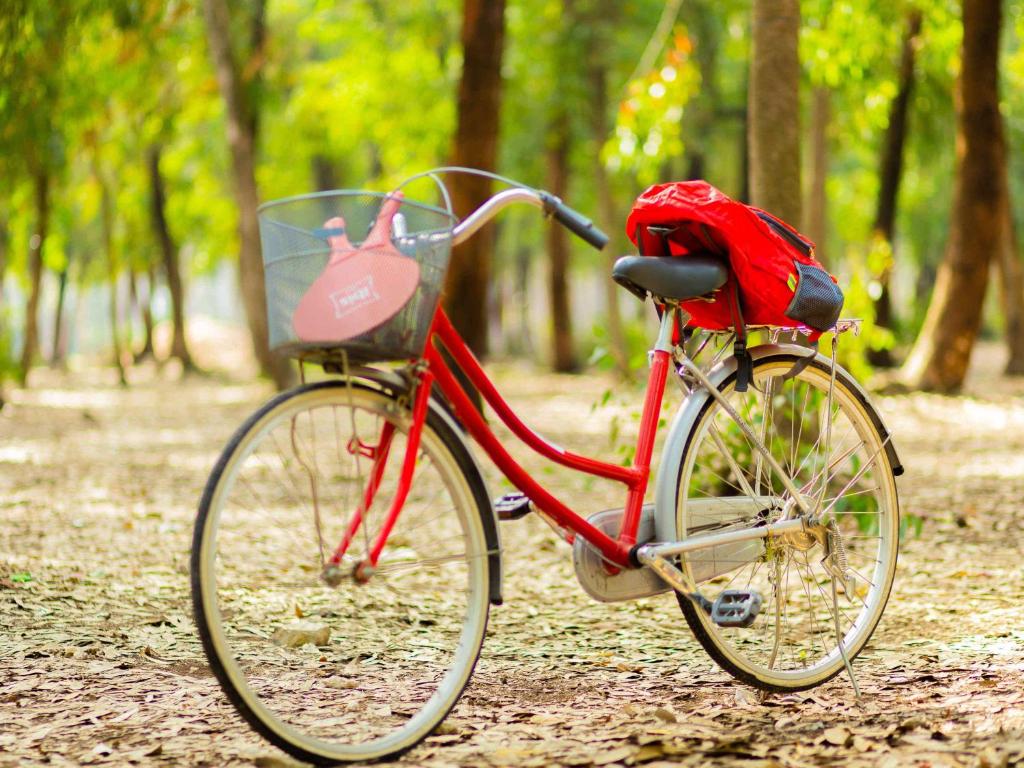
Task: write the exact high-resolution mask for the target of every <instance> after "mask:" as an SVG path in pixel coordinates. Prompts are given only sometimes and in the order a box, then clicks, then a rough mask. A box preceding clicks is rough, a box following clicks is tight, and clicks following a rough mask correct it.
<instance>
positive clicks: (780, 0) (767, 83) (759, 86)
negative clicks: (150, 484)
mask: <svg viewBox="0 0 1024 768" xmlns="http://www.w3.org/2000/svg"><path fill="white" fill-rule="evenodd" d="M799 34H800V4H799V0H754V28H753V35H752V43H753V45H752V52H751V58H750V90H749V95H748V104H749V112H750V114H749V120H750V123H749V142H750V195H751V201H752V202H753V204H754V205H756V206H758V207H759V208H764V209H765V210H766V211H769V212H770V213H773V214H775V215H776V216H779V217H781V218H782V219H784V220H785V221H787V222H790V223H793V224H797V223H799V222H800V221H801V220H802V216H801V215H800V213H801V207H802V206H801V194H800V59H799V55H798V51H797V43H798V38H799Z"/></svg>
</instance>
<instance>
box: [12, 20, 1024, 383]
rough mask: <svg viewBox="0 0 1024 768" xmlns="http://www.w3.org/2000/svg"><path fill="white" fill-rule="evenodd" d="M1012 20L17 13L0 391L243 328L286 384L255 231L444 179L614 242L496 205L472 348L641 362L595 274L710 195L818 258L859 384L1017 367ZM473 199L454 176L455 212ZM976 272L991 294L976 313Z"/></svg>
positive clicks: (124, 373)
mask: <svg viewBox="0 0 1024 768" xmlns="http://www.w3.org/2000/svg"><path fill="white" fill-rule="evenodd" d="M1021 9H1022V4H1021V3H1020V2H1019V0H1013V1H1011V0H1006V2H1003V3H999V2H994V3H993V2H986V3H977V2H974V0H964V2H963V5H962V6H961V4H960V3H959V2H956V1H955V0H939V1H938V2H931V3H921V2H916V0H897V1H896V2H882V0H864V2H857V3H853V2H831V1H830V0H721V1H720V2H712V1H711V0H686V1H685V2H683V1H681V0H668V2H664V1H658V2H656V1H655V0H627V2H612V1H611V0H561V1H559V0H502V1H501V2H498V1H497V0H491V1H488V0H441V2H430V3H427V2H409V3H384V2H380V0H350V1H349V2H345V3H327V2H323V0H254V2H250V3H243V4H235V3H226V2H224V0H48V1H47V2H42V0H9V1H8V2H5V3H4V4H2V6H0V171H2V172H3V177H4V179H5V182H6V183H5V184H4V187H3V189H2V190H0V297H2V303H0V378H3V379H7V380H9V381H12V382H20V383H21V384H25V383H31V380H30V373H31V370H32V368H33V367H34V366H37V365H40V364H48V365H53V366H70V367H72V368H73V367H74V366H76V365H80V364H82V361H88V360H107V361H110V362H112V364H113V366H112V367H113V369H114V370H116V371H117V372H118V375H119V376H120V377H121V378H122V379H123V380H125V381H130V379H131V369H132V366H133V365H136V364H139V363H142V362H143V361H145V360H146V359H148V358H150V357H153V356H155V358H156V359H157V360H158V362H159V363H160V364H161V365H162V364H164V363H165V362H167V361H168V360H174V361H176V362H175V366H176V367H177V368H179V369H180V370H182V371H191V370H194V369H195V368H196V363H197V361H202V362H204V364H205V365H208V366H209V367H223V366H222V365H221V361H220V360H219V357H220V355H219V353H221V352H224V353H226V352H227V351H231V350H228V349H226V348H225V347H224V344H225V341H224V339H227V338H230V339H236V340H237V339H238V338H240V337H239V335H238V334H239V333H241V334H243V336H242V338H247V339H249V341H251V344H252V348H253V350H254V353H255V354H254V358H255V360H256V361H257V362H258V368H259V369H260V370H261V371H262V373H263V374H264V375H266V376H268V377H269V378H271V379H272V380H273V381H275V382H276V383H277V384H278V385H279V386H281V385H284V384H286V383H287V382H288V381H289V380H290V378H291V376H292V371H291V369H290V368H289V367H288V364H287V363H285V362H283V361H281V360H280V359H277V358H275V357H274V356H273V355H271V354H270V351H269V350H268V348H267V338H266V337H267V330H266V323H265V319H264V313H265V310H264V298H263V287H262V272H261V269H260V256H259V251H258V247H257V238H256V228H255V226H256V225H255V208H256V206H257V205H258V204H259V203H260V202H262V201H265V200H267V199H271V198H278V197H284V196H287V195H292V194H299V193H303V192H309V191H314V190H321V189H330V188H372V189H378V190H388V189H391V188H393V187H394V186H395V185H396V184H397V183H398V182H399V181H401V180H402V179H403V178H404V177H406V176H407V175H410V174H412V173H414V172H417V171H420V170H424V169H426V168H429V167H433V166H437V165H442V164H446V163H448V162H452V161H454V162H457V163H465V164H470V165H474V166H478V167H484V168H488V169H491V170H496V171H498V172H500V173H503V174H506V175H509V176H512V177H514V178H518V179H521V180H523V181H524V182H526V183H528V184H533V185H536V186H542V187H548V188H551V189H552V191H554V192H555V193H556V194H559V195H560V196H562V197H564V198H565V199H566V200H568V201H569V202H570V204H572V205H574V206H575V207H577V208H579V209H580V210H583V211H585V212H588V213H589V214H590V215H592V216H593V217H594V218H595V219H597V220H598V221H599V222H600V223H601V224H602V225H603V226H604V227H606V228H607V229H609V230H610V233H611V234H612V235H613V245H612V246H611V250H610V251H609V252H606V253H604V254H597V253H595V252H592V251H590V250H589V249H587V248H586V246H583V245H581V244H579V243H578V242H576V241H574V240H573V239H572V238H566V237H565V235H564V232H563V231H562V230H560V229H558V228H553V227H551V226H550V225H549V224H548V223H546V222H544V221H543V220H542V219H541V218H540V217H539V216H537V215H536V212H535V211H531V210H525V209H524V210H515V209H513V210H510V211H509V212H508V213H507V214H506V215H505V216H503V217H502V218H501V219H500V220H499V222H498V223H497V225H496V226H495V227H493V228H492V232H491V233H489V234H486V235H485V236H484V237H481V238H478V239H477V242H476V243H475V245H474V246H473V247H472V249H470V248H462V249H459V251H457V252H456V253H455V254H454V258H453V264H452V269H451V272H450V274H449V278H448V284H447V293H446V297H445V302H446V306H447V307H448V308H449V310H450V312H451V313H452V315H453V317H454V318H455V319H456V322H457V323H458V324H459V325H460V327H461V328H462V330H463V332H464V333H465V334H466V335H467V337H468V338H469V339H470V341H471V343H472V345H473V347H474V349H475V350H476V351H477V352H478V353H480V354H489V355H491V356H523V357H528V358H532V359H534V360H536V361H537V362H538V363H540V364H544V365H550V366H552V367H554V368H555V369H557V370H564V371H571V370H580V369H581V368H583V367H585V366H586V365H596V366H602V367H609V368H614V369H616V370H618V371H619V372H620V373H621V374H622V375H624V376H628V375H629V373H630V370H631V369H633V368H636V367H639V366H642V365H643V362H644V359H645V351H646V346H647V344H649V323H650V319H649V317H648V313H647V311H646V310H644V308H642V307H641V306H640V305H639V303H638V302H635V301H633V300H632V299H631V297H629V296H628V295H625V294H620V292H618V291H617V290H616V289H615V288H614V287H613V286H612V284H611V283H610V281H609V280H608V277H607V275H608V269H609V264H610V262H611V260H612V259H613V258H614V257H615V256H616V255H618V254H619V252H620V251H624V249H626V248H627V241H626V238H625V236H624V233H623V232H622V223H623V222H624V221H625V216H626V214H627V212H628V210H629V206H630V204H631V202H632V200H633V199H634V198H635V197H636V195H637V194H639V193H640V192H641V191H642V190H643V189H644V187H645V186H647V185H649V184H651V183H655V182H658V181H666V180H680V179H686V178H698V177H702V178H706V179H708V180H709V181H711V182H712V183H713V184H715V185H716V186H718V187H719V188H721V189H722V190H723V191H725V192H726V193H727V194H729V195H732V196H734V197H737V198H739V199H743V200H748V201H751V202H754V203H755V204H759V205H762V206H764V207H767V208H769V209H771V210H773V211H774V212H775V213H777V214H779V215H781V216H783V217H784V218H787V219H789V220H791V222H792V223H793V224H796V225H798V226H803V227H804V228H805V229H806V231H807V232H808V234H810V235H811V236H812V237H813V238H815V239H816V240H817V241H818V243H819V250H820V255H821V257H822V258H823V260H824V261H825V262H826V263H827V264H828V265H829V267H830V269H832V270H833V271H834V272H835V273H836V274H838V275H839V276H840V280H841V283H842V284H843V286H844V287H845V289H846V293H847V309H846V313H845V314H847V315H851V316H860V317H862V318H863V319H864V321H865V322H864V325H865V332H864V333H863V334H862V336H861V338H860V339H858V340H856V342H854V343H852V344H848V345H847V344H844V346H846V347H847V354H846V358H845V362H846V363H847V364H848V365H850V366H852V367H854V368H855V369H856V372H857V373H858V374H863V373H865V372H868V371H869V370H870V367H871V366H892V365H900V364H903V363H904V361H905V360H906V364H905V365H904V367H903V368H902V369H901V374H900V375H901V377H902V378H903V379H904V381H905V382H906V383H908V384H909V385H911V386H915V387H927V388H935V389H941V390H955V389H956V388H957V387H959V385H960V383H961V382H962V379H963V372H964V370H965V366H966V362H965V361H966V360H967V359H969V355H970V350H971V348H972V346H973V342H974V340H975V338H976V337H977V336H978V335H987V336H991V337H993V338H994V337H998V336H1000V335H1001V336H1002V337H1003V338H1004V339H1006V341H1007V342H1008V343H1009V347H1008V355H1007V360H1008V370H1010V371H1012V372H1020V371H1021V370H1022V369H1024V332H1022V330H1021V329H1022V326H1024V319H1022V318H1024V311H1022V307H1024V288H1022V286H1021V282H1022V278H1021V272H1022V271H1021V268H1020V264H1019V252H1020V249H1019V247H1018V245H1017V241H1016V238H1017V233H1018V228H1017V227H1015V226H1014V221H1015V219H1016V218H1017V217H1018V216H1019V215H1020V213H1021V205H1022V204H1021V199H1022V198H1021V188H1022V184H1024V172H1022V169H1021V167H1020V166H1019V164H1018V163H1017V157H1016V153H1014V152H1012V151H1010V148H1012V147H1015V146H1019V145H1020V141H1019V140H1020V139H1021V138H1022V136H1021V133H1022V131H1024V121H1022V120H1021V119H1020V118H1021V116H1022V115H1024V101H1022V99H1024V97H1022V96H1021V94H1022V93H1024V88H1022V87H1021V86H1022V85H1024V53H1022V50H1021V46H1020V37H1021V31H1022V23H1024V22H1022V13H1021ZM982 10H984V11H986V12H985V13H982ZM997 11H998V13H997ZM965 27H966V29H967V31H968V33H969V34H968V35H966V36H965V34H964V30H965ZM972 35H976V37H975V36H972ZM978 41H981V42H978ZM979 49H984V51H985V52H987V58H986V59H985V60H984V61H983V62H982V61H980V60H978V59H977V57H978V56H980V55H981V54H980V53H978V52H977V51H978V50H979ZM979 67H980V68H981V69H983V71H984V75H981V74H979ZM958 83H959V85H958ZM981 84H983V86H984V87H982V85H981ZM958 89H959V91H958ZM957 92H962V93H963V99H962V108H960V109H959V111H958V108H957V106H956V104H955V99H954V94H955V93H957ZM1000 94H1001V95H1000ZM979 99H980V100H981V102H984V103H983V104H982V103H981V102H979V101H978V100H979ZM1000 132H1004V134H1005V138H1004V139H1000V138H999V136H1000ZM978 141H980V142H981V143H982V146H983V147H987V150H986V151H984V152H982V154H983V155H984V157H985V160H984V162H985V163H987V164H986V165H984V166H982V165H978V166H975V165H974V163H975V158H976V156H977V153H973V148H974V147H975V146H976V144H975V142H978ZM958 146H960V147H961V149H962V151H961V152H959V153H958V150H957V147H958ZM978 162H981V161H980V160H978ZM972 169H973V170H972ZM979 169H983V170H979ZM971 180H973V182H972V181H971ZM490 189H491V185H490V184H489V183H485V182H483V181H472V180H469V179H464V180H462V181H457V182H455V184H454V186H453V193H454V194H453V197H454V199H455V202H456V208H457V210H458V212H459V213H460V214H465V213H466V212H467V211H468V210H470V209H471V207H472V206H473V205H474V204H475V202H477V201H479V200H480V199H483V197H484V196H486V194H487V193H488V191H489V190H490ZM993 207H994V208H993ZM990 208H991V210H989V209H990ZM980 209H985V211H986V214H985V215H986V216H987V218H984V220H982V218H978V216H980V215H981V214H979V213H978V211H979V210H980ZM972 211H974V213H975V214H977V215H976V216H975V218H974V219H972V220H971V221H968V218H966V217H968V215H969V214H971V212H972ZM993 228H996V230H997V231H993ZM979 244H984V245H983V248H984V250H986V251H987V252H989V253H990V255H989V256H978V255H977V251H978V246H979ZM965 248H974V249H975V251H973V252H972V253H974V254H975V255H971V256H964V255H963V254H966V253H967V251H965V250H964V249H965ZM956 254H961V256H956ZM944 257H945V258H947V259H950V260H951V261H950V262H949V264H948V265H947V266H945V267H943V266H941V265H942V264H943V263H944ZM958 258H959V259H961V261H962V259H964V258H967V259H968V262H969V264H968V263H967V262H963V263H962V264H961V266H960V267H957V266H956V264H958V263H961V262H957V261H956V259H958ZM988 258H991V259H992V264H991V266H992V267H993V270H992V271H993V272H994V274H997V275H998V276H999V277H1000V282H999V291H992V292H988V293H986V286H987V284H988V282H989V280H988V272H989V270H988V266H989V264H988V261H987V259H988ZM982 261H984V266H982ZM950 270H952V271H950ZM968 276H969V277H970V285H971V286H972V292H971V294H970V296H969V297H968V296H967V294H965V293H964V289H963V286H964V285H966V283H965V280H967V279H968ZM937 277H940V279H939V280H938V284H937V285H938V287H937V288H936V292H935V298H934V299H933V300H931V301H929V299H930V297H931V296H932V293H933V287H935V286H936V280H937ZM989 294H991V295H989ZM944 295H945V296H947V298H946V299H943V298H942V297H943V296H944ZM986 296H987V297H988V298H986ZM965 304H969V305H970V307H967V308H965ZM929 306H931V309H929ZM975 315H976V316H975ZM926 316H927V320H926ZM228 331H230V333H228ZM225 334H227V335H225ZM231 334H234V335H231ZM915 340H917V344H916V346H915ZM218 345H221V346H220V347H218ZM231 346H232V347H234V346H239V345H238V344H234V345H231ZM912 348H914V350H915V351H914V353H913V354H912V355H911V356H910V358H909V359H907V356H908V354H909V353H910V350H911V349H912ZM925 349H929V350H931V352H927V353H926V352H924V351H922V350H925ZM954 351H955V355H956V356H957V362H956V363H955V364H954V363H953V362H950V360H951V359H952V358H951V357H950V355H953V354H954ZM940 369H941V371H940Z"/></svg>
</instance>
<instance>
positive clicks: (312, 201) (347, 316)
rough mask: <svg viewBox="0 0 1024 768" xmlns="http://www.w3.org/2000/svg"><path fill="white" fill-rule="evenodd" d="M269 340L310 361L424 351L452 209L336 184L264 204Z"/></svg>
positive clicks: (354, 359)
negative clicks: (331, 189)
mask: <svg viewBox="0 0 1024 768" xmlns="http://www.w3.org/2000/svg"><path fill="white" fill-rule="evenodd" d="M259 224H260V240H261V242H262V245H263V266H264V274H265V283H266V292H267V320H268V325H269V333H270V346H271V348H272V349H273V350H274V351H276V352H280V353H282V354H287V355H289V356H291V357H297V358H300V359H302V360H308V361H311V362H321V363H322V362H328V361H339V360H341V359H342V357H343V355H342V353H343V352H344V353H346V354H347V357H348V360H349V361H350V362H355V363H361V362H370V361H381V360H408V359H413V358H417V357H420V356H421V355H422V353H423V348H424V346H425V344H426V339H427V333H428V331H429V330H430V324H431V322H432V321H433V318H434V312H435V310H436V309H437V303H438V299H439V298H440V293H441V286H442V284H443V282H444V275H445V271H446V270H447V268H448V258H449V255H450V252H451V240H452V238H451V233H452V227H453V226H454V224H455V217H454V216H453V215H452V214H451V213H450V212H448V211H445V210H443V209H440V208H435V207H433V206H429V205H424V204H422V203H416V202H412V201H408V200H405V199H403V198H402V197H401V196H399V195H385V194H378V193H374V192H357V191H338V192H321V193H317V194H312V195H302V196H299V197H290V198H286V199H283V200H275V201H272V202H269V203H265V204H264V205H262V206H260V209H259Z"/></svg>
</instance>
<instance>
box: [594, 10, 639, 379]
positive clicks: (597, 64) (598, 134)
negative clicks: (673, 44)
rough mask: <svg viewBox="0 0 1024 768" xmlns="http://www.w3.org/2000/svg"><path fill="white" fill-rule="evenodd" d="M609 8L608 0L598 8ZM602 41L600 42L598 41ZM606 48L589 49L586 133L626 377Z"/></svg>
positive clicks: (607, 289)
mask: <svg viewBox="0 0 1024 768" xmlns="http://www.w3.org/2000/svg"><path fill="white" fill-rule="evenodd" d="M602 10H605V11H608V12H611V11H612V5H611V4H610V3H608V4H606V6H605V7H604V8H603V9H602ZM601 42H604V41H601ZM607 51H608V48H607V47H606V46H605V45H595V46H593V47H592V48H591V51H590V56H591V59H590V73H589V74H590V87H591V93H592V99H593V103H592V106H591V120H590V134H591V141H593V143H594V150H593V157H594V163H593V170H592V173H593V175H594V189H595V191H596V193H597V205H598V213H599V215H600V217H601V229H603V230H604V231H605V232H607V233H609V234H610V235H612V238H611V240H610V241H609V243H608V246H607V247H606V248H605V254H606V257H605V264H606V265H607V268H608V272H607V274H605V275H604V299H605V311H606V312H607V313H608V316H607V322H608V347H609V349H608V352H609V353H610V354H611V357H612V360H613V361H614V363H615V369H616V371H618V372H619V374H620V375H621V376H623V377H627V376H629V373H630V371H629V350H628V348H627V344H626V333H625V330H624V329H623V327H622V312H621V311H620V310H619V292H620V290H621V289H620V288H619V286H618V285H617V284H616V283H615V281H614V280H612V278H611V267H612V265H613V264H614V263H615V260H616V259H617V258H618V257H619V255H620V251H619V247H620V241H621V239H622V238H621V237H620V236H618V233H619V232H620V231H621V230H622V227H621V226H620V225H619V224H618V218H619V217H618V214H617V212H616V210H615V200H614V198H613V196H612V189H611V182H610V180H609V179H608V171H607V170H606V169H605V167H604V162H603V161H602V160H601V147H602V146H603V145H604V143H605V141H607V139H608V69H607V65H606V61H605V56H606V55H607Z"/></svg>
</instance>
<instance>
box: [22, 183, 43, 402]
mask: <svg viewBox="0 0 1024 768" xmlns="http://www.w3.org/2000/svg"><path fill="white" fill-rule="evenodd" d="M34 182H35V206H36V231H35V234H33V235H32V237H31V238H29V251H28V274H29V293H28V302H27V303H26V304H25V340H24V344H23V345H22V349H21V367H20V369H19V371H18V379H19V383H20V384H21V386H25V384H26V382H27V381H28V372H29V370H30V369H31V368H32V364H33V363H34V362H35V359H36V353H37V351H38V348H39V291H40V288H41V287H42V282H43V246H44V245H45V244H46V234H47V230H48V227H49V223H50V174H49V172H48V171H46V170H39V171H36V173H35V179H34Z"/></svg>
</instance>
